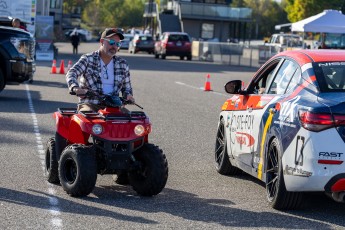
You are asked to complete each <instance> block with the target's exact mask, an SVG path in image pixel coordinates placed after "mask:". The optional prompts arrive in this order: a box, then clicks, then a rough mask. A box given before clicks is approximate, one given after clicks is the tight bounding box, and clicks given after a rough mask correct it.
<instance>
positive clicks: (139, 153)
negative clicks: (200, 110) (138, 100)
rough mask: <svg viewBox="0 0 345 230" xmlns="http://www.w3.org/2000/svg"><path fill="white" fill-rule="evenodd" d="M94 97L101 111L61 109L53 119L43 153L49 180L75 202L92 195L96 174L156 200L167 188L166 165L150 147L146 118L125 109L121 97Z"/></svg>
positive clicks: (153, 148)
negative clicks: (109, 176)
mask: <svg viewBox="0 0 345 230" xmlns="http://www.w3.org/2000/svg"><path fill="white" fill-rule="evenodd" d="M93 96H96V95H93ZM97 97H98V98H99V99H100V101H101V103H102V104H103V105H104V106H105V109H101V110H99V111H98V112H92V111H87V112H85V111H84V112H82V111H79V112H77V110H76V109H75V108H72V109H70V108H59V109H58V111H57V112H55V113H54V115H53V117H54V118H55V121H56V134H55V137H52V138H50V139H49V141H48V142H47V147H46V151H45V156H46V159H45V163H46V164H45V165H46V172H47V180H48V181H49V182H50V183H53V184H61V185H62V187H63V189H64V190H65V191H66V192H67V193H68V194H70V195H71V196H76V197H77V196H87V195H88V194H90V193H91V192H92V190H93V189H94V187H95V184H96V179H97V174H101V175H104V174H114V176H113V178H114V180H115V182H116V183H118V184H130V185H131V186H132V187H133V189H134V190H135V191H136V192H137V193H138V194H139V195H142V196H153V195H157V194H158V193H160V192H161V191H162V190H163V188H164V187H165V184H166V182H167V179H168V162H167V159H166V157H165V154H164V153H163V151H162V150H161V149H160V148H159V147H158V146H155V145H153V144H150V143H149V142H148V135H149V133H150V132H151V123H150V121H149V118H148V117H147V116H146V114H145V113H144V112H142V111H129V110H127V109H125V108H124V105H125V104H126V101H123V100H122V99H121V98H119V97H112V96H109V95H101V96H97ZM135 105H136V104H135ZM137 106H139V105H137ZM139 107H140V106H139ZM140 108H141V107H140Z"/></svg>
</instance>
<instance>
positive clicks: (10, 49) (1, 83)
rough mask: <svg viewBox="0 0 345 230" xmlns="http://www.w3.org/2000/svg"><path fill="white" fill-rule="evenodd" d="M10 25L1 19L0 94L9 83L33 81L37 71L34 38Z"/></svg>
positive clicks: (5, 18)
mask: <svg viewBox="0 0 345 230" xmlns="http://www.w3.org/2000/svg"><path fill="white" fill-rule="evenodd" d="M9 23H10V18H9V17H1V18H0V92H1V91H2V90H3V89H4V88H5V86H6V84H7V83H8V82H18V83H21V82H24V81H27V80H29V81H32V79H33V74H34V73H35V70H36V64H35V60H34V56H35V39H34V37H33V36H32V35H31V34H30V33H29V32H27V31H25V30H23V29H20V28H13V27H11V24H9Z"/></svg>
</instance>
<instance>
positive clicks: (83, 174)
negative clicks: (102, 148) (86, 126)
mask: <svg viewBox="0 0 345 230" xmlns="http://www.w3.org/2000/svg"><path fill="white" fill-rule="evenodd" d="M59 177H60V182H61V185H62V187H63V189H64V190H65V191H66V192H67V193H68V194H69V195H71V196H76V197H79V196H87V195H88V194H90V193H91V192H92V190H93V189H94V187H95V184H96V180H97V163H96V157H95V154H94V152H93V150H92V147H87V146H85V145H70V146H68V147H67V148H66V149H65V150H64V151H63V152H62V155H61V159H60V161H59Z"/></svg>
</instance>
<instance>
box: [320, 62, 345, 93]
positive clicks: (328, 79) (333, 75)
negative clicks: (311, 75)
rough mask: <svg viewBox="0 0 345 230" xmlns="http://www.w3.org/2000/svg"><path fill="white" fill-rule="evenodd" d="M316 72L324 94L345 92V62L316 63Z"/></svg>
mask: <svg viewBox="0 0 345 230" xmlns="http://www.w3.org/2000/svg"><path fill="white" fill-rule="evenodd" d="M314 70H315V75H316V77H317V79H318V83H319V85H320V90H321V91H322V92H345V62H326V63H316V64H314Z"/></svg>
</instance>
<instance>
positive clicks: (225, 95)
mask: <svg viewBox="0 0 345 230" xmlns="http://www.w3.org/2000/svg"><path fill="white" fill-rule="evenodd" d="M175 83H176V84H178V85H183V86H186V87H189V88H193V89H198V90H202V91H203V90H204V88H203V87H196V86H193V85H188V84H186V83H183V82H180V81H175ZM207 92H209V93H213V94H216V95H219V96H224V97H229V94H224V93H219V92H214V91H207Z"/></svg>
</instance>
